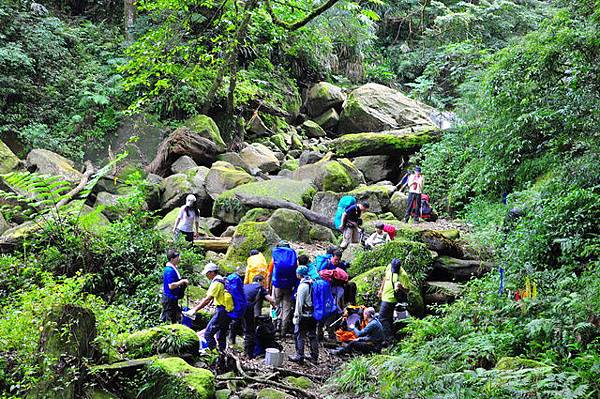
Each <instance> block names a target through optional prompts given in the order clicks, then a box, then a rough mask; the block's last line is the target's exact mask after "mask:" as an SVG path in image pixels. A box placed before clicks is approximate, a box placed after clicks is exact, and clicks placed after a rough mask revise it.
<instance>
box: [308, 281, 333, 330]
mask: <svg viewBox="0 0 600 399" xmlns="http://www.w3.org/2000/svg"><path fill="white" fill-rule="evenodd" d="M310 287H311V291H312V300H313V316H314V318H315V320H317V321H321V320H326V319H327V318H328V317H329V316H331V315H332V314H334V313H335V312H336V310H337V305H336V303H335V299H334V298H333V293H332V292H331V284H329V283H328V282H327V281H325V280H323V279H316V280H313V281H312V284H311V285H310Z"/></svg>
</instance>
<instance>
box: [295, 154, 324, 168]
mask: <svg viewBox="0 0 600 399" xmlns="http://www.w3.org/2000/svg"><path fill="white" fill-rule="evenodd" d="M323 157H324V155H323V154H321V153H320V152H318V151H309V150H305V151H302V153H301V154H300V158H299V162H300V165H299V166H304V165H308V164H311V163H315V162H319V161H320V160H321V159H323Z"/></svg>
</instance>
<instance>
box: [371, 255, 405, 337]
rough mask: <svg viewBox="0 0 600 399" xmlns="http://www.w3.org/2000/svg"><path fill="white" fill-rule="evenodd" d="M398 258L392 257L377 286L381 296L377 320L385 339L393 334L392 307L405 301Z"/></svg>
mask: <svg viewBox="0 0 600 399" xmlns="http://www.w3.org/2000/svg"><path fill="white" fill-rule="evenodd" d="M400 265H401V261H400V259H397V258H394V259H392V262H391V263H390V264H389V265H388V266H387V267H386V268H385V274H384V277H383V281H382V282H381V287H380V288H379V294H378V295H379V297H380V298H381V307H380V309H379V321H380V322H381V324H382V325H383V332H384V335H385V337H386V340H387V341H391V340H392V338H393V336H394V331H393V323H394V308H395V307H396V304H397V303H398V302H406V300H407V298H406V290H405V288H404V287H403V286H402V284H401V283H400Z"/></svg>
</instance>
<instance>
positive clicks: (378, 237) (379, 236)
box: [365, 222, 391, 249]
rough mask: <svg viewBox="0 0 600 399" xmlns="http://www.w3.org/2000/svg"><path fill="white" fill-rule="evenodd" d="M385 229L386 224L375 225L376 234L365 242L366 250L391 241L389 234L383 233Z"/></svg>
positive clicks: (378, 223)
mask: <svg viewBox="0 0 600 399" xmlns="http://www.w3.org/2000/svg"><path fill="white" fill-rule="evenodd" d="M384 227H385V224H383V222H377V223H375V232H374V233H373V234H371V235H370V236H369V238H367V241H365V248H367V249H373V248H374V247H376V246H377V245H381V244H385V243H386V242H390V241H391V239H390V236H389V234H388V233H386V232H385V231H383V228H384Z"/></svg>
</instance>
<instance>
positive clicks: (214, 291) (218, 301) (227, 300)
mask: <svg viewBox="0 0 600 399" xmlns="http://www.w3.org/2000/svg"><path fill="white" fill-rule="evenodd" d="M217 279H219V280H224V278H223V277H221V276H216V277H215V278H214V279H213V281H212V282H211V283H210V287H208V291H206V296H211V297H213V302H214V304H215V306H224V307H225V310H226V311H228V312H231V311H232V310H233V298H232V297H231V294H230V293H229V292H227V291H226V290H225V284H223V283H220V282H219V281H216V280H217Z"/></svg>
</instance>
